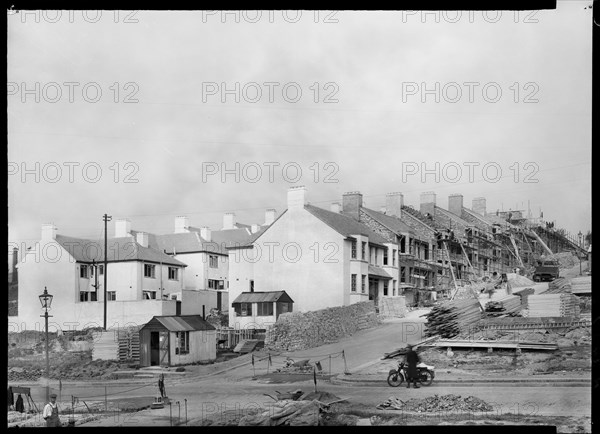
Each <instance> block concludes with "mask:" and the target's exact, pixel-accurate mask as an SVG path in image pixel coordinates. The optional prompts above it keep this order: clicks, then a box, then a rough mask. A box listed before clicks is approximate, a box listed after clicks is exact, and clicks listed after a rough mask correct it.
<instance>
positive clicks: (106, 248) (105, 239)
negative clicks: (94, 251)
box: [102, 214, 112, 331]
mask: <svg viewBox="0 0 600 434" xmlns="http://www.w3.org/2000/svg"><path fill="white" fill-rule="evenodd" d="M111 219H112V216H109V215H107V214H104V216H102V220H104V331H106V303H107V302H108V298H107V296H108V294H107V292H106V280H107V279H106V276H107V275H108V267H107V262H108V261H107V251H108V237H107V232H108V222H109V221H111Z"/></svg>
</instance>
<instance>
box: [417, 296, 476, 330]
mask: <svg viewBox="0 0 600 434" xmlns="http://www.w3.org/2000/svg"><path fill="white" fill-rule="evenodd" d="M426 318H427V330H426V331H425V335H426V336H441V337H443V338H451V337H454V336H457V335H458V334H460V333H461V332H463V331H465V330H467V329H468V328H469V327H472V326H474V325H475V324H477V323H478V322H479V320H481V305H480V304H479V300H476V299H467V300H453V301H447V302H444V303H440V304H436V305H435V306H433V308H432V309H431V311H430V312H429V313H428V314H427V315H426Z"/></svg>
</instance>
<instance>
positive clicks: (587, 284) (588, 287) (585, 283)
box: [571, 276, 592, 295]
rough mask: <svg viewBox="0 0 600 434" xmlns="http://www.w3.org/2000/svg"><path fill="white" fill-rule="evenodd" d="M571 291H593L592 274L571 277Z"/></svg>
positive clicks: (577, 292) (578, 292)
mask: <svg viewBox="0 0 600 434" xmlns="http://www.w3.org/2000/svg"><path fill="white" fill-rule="evenodd" d="M571 292H572V293H573V294H590V295H591V293H592V276H585V277H574V278H573V279H571Z"/></svg>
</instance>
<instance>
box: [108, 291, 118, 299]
mask: <svg viewBox="0 0 600 434" xmlns="http://www.w3.org/2000/svg"><path fill="white" fill-rule="evenodd" d="M106 299H107V300H108V301H115V300H116V299H117V292H116V291H106Z"/></svg>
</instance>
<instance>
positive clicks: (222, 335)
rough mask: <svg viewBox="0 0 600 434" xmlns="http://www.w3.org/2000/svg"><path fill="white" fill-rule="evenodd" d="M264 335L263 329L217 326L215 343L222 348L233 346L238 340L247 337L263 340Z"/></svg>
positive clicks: (246, 338)
mask: <svg viewBox="0 0 600 434" xmlns="http://www.w3.org/2000/svg"><path fill="white" fill-rule="evenodd" d="M265 336H266V333H265V331H264V330H263V331H260V330H255V329H233V328H227V327H221V328H219V327H217V344H218V345H219V346H220V347H222V348H235V346H236V345H237V344H239V343H240V341H243V340H248V339H257V340H264V339H265Z"/></svg>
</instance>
